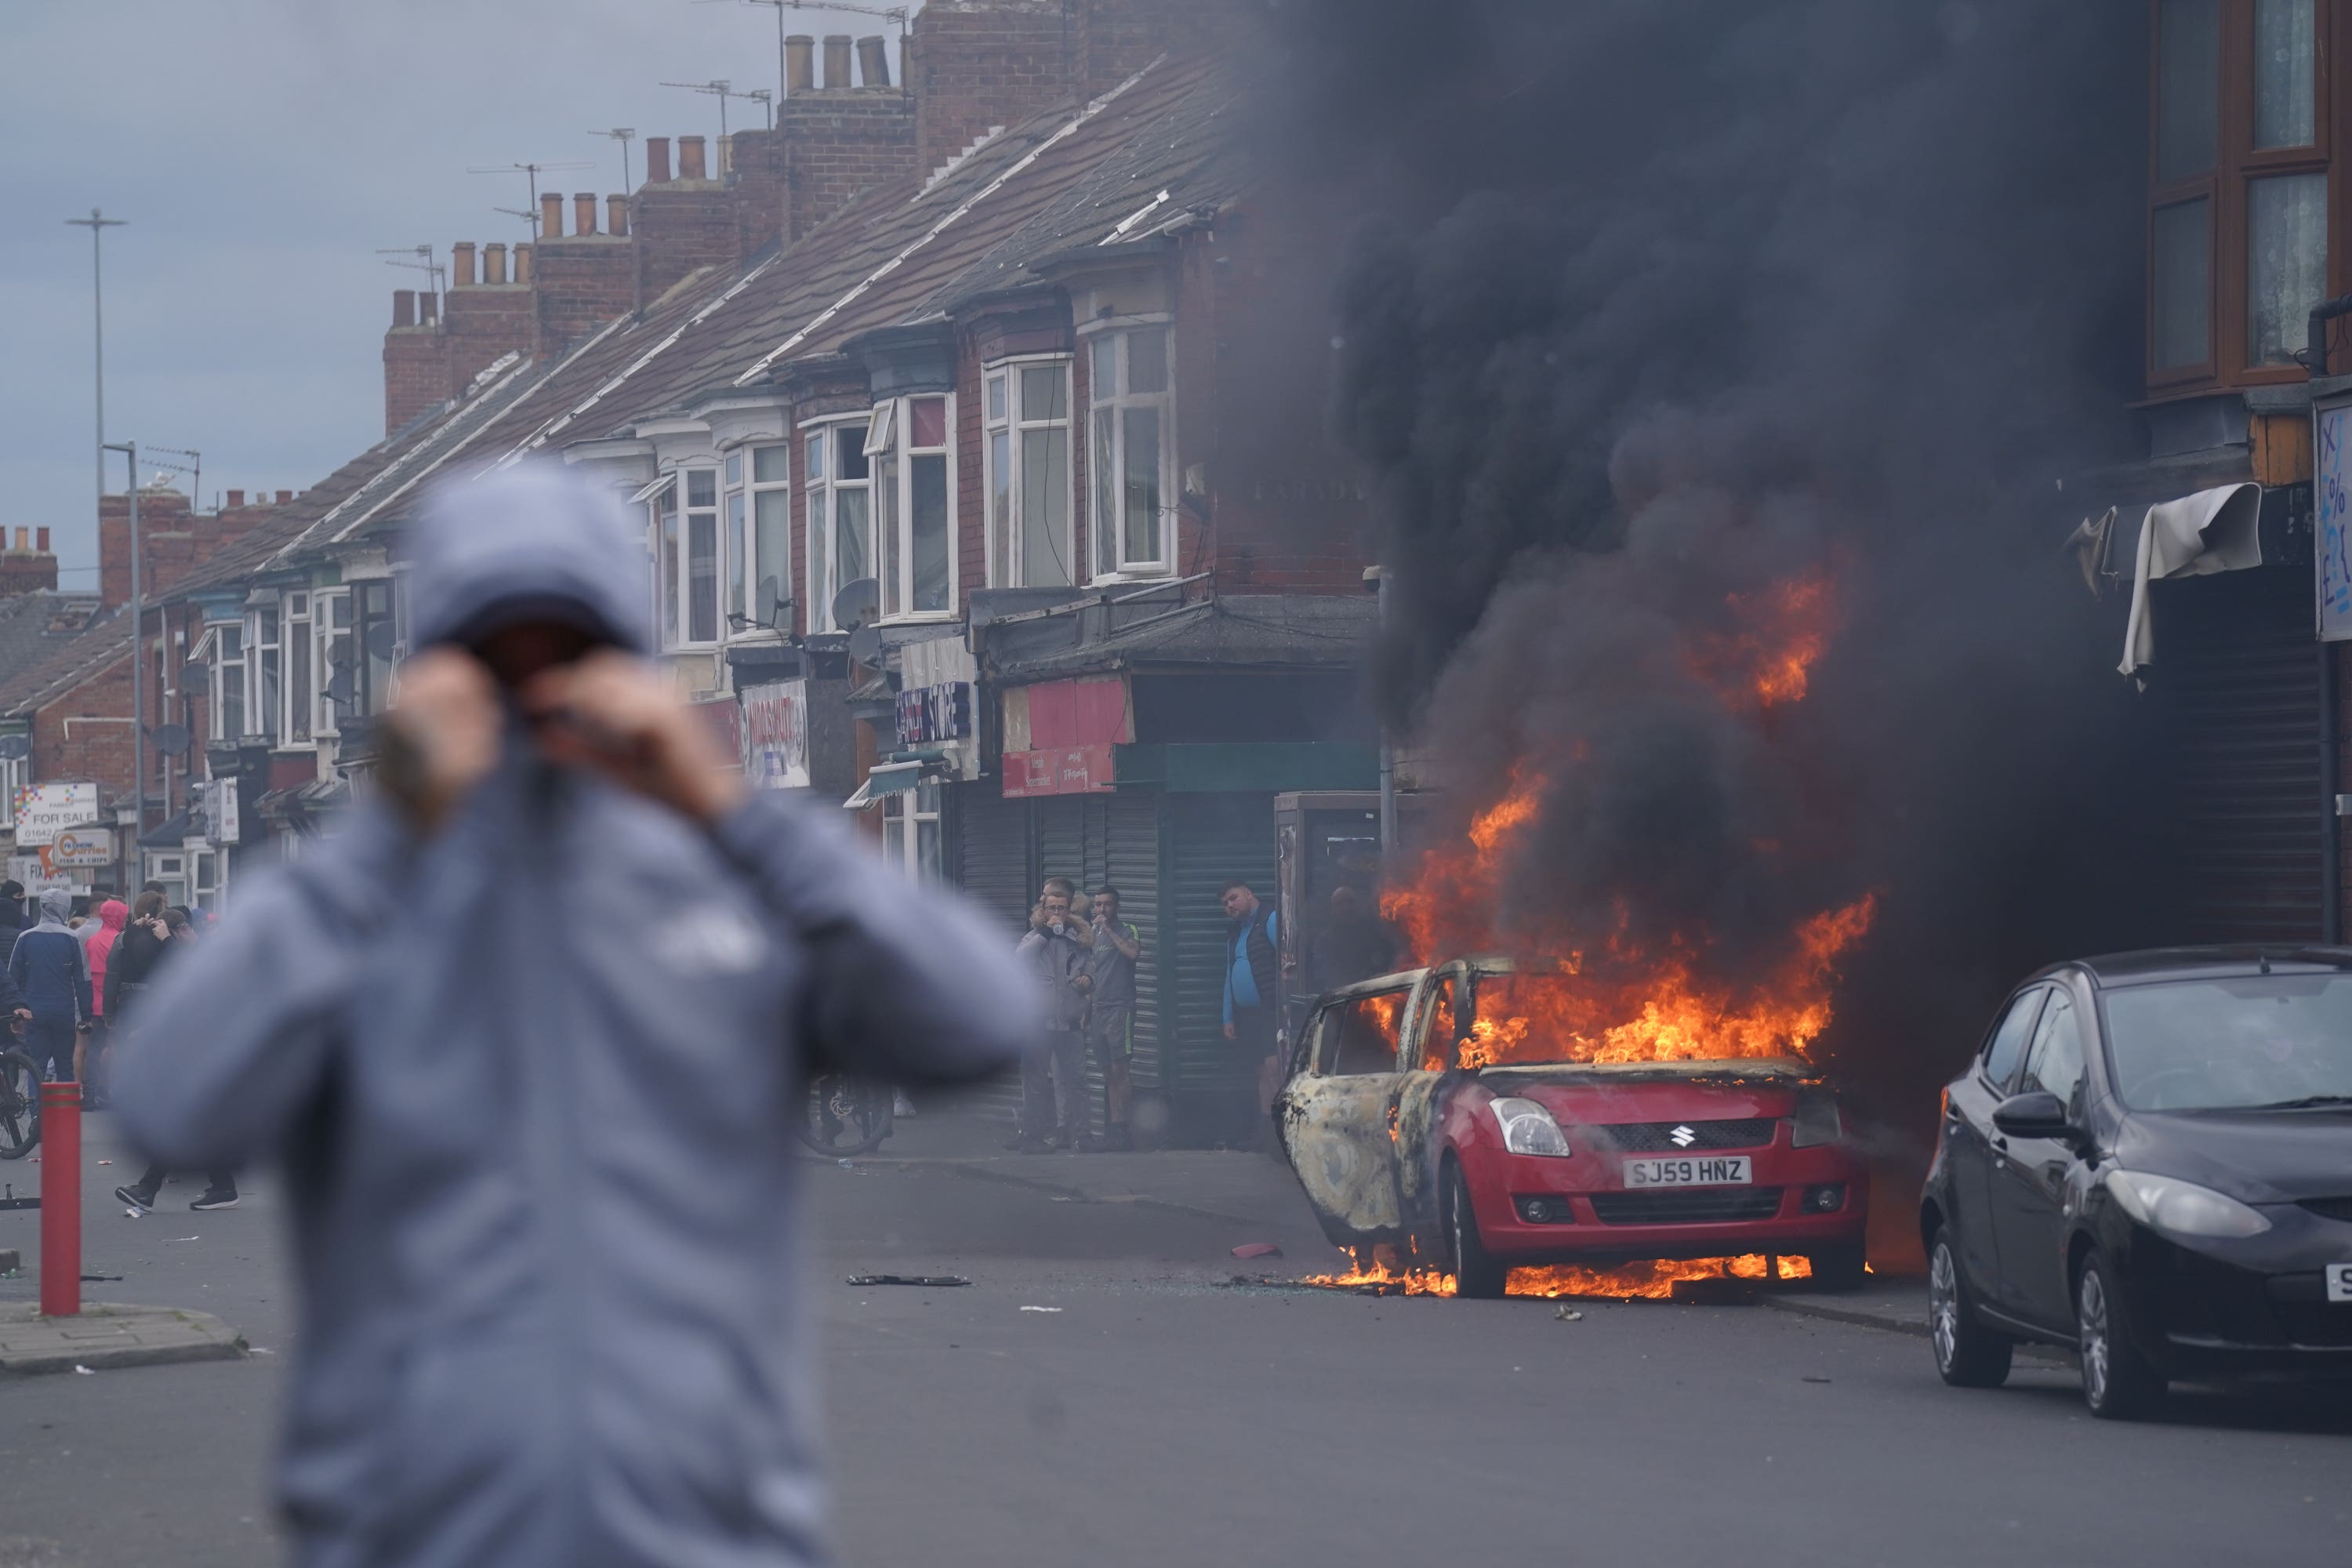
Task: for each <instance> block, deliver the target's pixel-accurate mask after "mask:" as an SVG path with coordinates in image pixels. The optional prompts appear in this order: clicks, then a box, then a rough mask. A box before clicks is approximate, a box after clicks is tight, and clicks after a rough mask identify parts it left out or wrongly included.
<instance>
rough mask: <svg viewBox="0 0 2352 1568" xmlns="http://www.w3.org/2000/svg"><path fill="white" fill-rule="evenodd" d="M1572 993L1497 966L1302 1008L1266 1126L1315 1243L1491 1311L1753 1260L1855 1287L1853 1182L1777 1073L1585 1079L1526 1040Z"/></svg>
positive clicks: (1801, 1069)
mask: <svg viewBox="0 0 2352 1568" xmlns="http://www.w3.org/2000/svg"><path fill="white" fill-rule="evenodd" d="M1562 984H1572V980H1569V981H1564V980H1563V978H1562V977H1561V976H1560V975H1559V974H1557V973H1547V972H1541V971H1537V970H1533V969H1529V970H1527V971H1525V972H1524V973H1523V972H1522V970H1521V967H1520V966H1518V965H1517V964H1514V963H1512V962H1510V961H1509V960H1507V959H1475V960H1465V961H1461V962H1456V963H1446V964H1442V965H1439V966H1436V967H1433V968H1429V969H1416V970H1412V971H1408V972H1405V973H1397V974H1390V975H1384V976H1381V978H1378V979H1374V980H1367V981H1364V982H1361V983H1360V984H1354V985H1350V986H1348V987H1346V988H1345V989H1343V990H1339V991H1336V992H1333V993H1332V994H1329V995H1327V996H1324V997H1322V998H1321V999H1320V1000H1319V1001H1318V1003H1317V1005H1316V1006H1315V1008H1314V1010H1313V1011H1312V1012H1311V1013H1310V1014H1309V1015H1308V1016H1307V1021H1306V1024H1305V1026H1303V1027H1302V1028H1301V1029H1300V1031H1299V1035H1298V1039H1297V1043H1296V1044H1295V1046H1294V1047H1293V1050H1292V1056H1291V1062H1290V1072H1289V1077H1288V1079H1287V1081H1286V1083H1285V1085H1284V1087H1283V1089H1282V1091H1281V1093H1280V1095H1279V1096H1278V1097H1277V1099H1276V1103H1275V1109H1274V1114H1275V1123H1276V1131H1277V1134H1278V1136H1279V1138H1280V1140H1281V1143H1282V1147H1283V1150H1284V1152H1285V1153H1286V1155H1287V1157H1288V1159H1289V1161H1290V1165H1291V1168H1292V1169H1293V1170H1294V1171H1295V1172H1296V1173H1297V1176H1298V1180H1299V1183H1300V1184H1301V1185H1302V1186H1303V1187H1304V1188H1305V1189H1306V1192H1307V1199H1308V1201H1309V1202H1310V1203H1311V1204H1312V1205H1314V1208H1315V1212H1316V1214H1317V1215H1318V1218H1319V1219H1320V1220H1321V1222H1322V1226H1323V1231H1324V1234H1325V1235H1326V1236H1328V1237H1329V1238H1330V1239H1331V1240H1332V1241H1333V1242H1334V1243H1336V1244H1338V1245H1339V1246H1340V1247H1347V1248H1349V1249H1351V1250H1354V1251H1356V1252H1357V1253H1358V1254H1359V1255H1360V1256H1362V1255H1364V1254H1366V1253H1368V1252H1369V1251H1370V1250H1371V1249H1374V1248H1377V1247H1380V1246H1381V1245H1383V1244H1386V1245H1389V1246H1392V1247H1395V1248H1396V1249H1397V1250H1398V1252H1399V1253H1400V1254H1401V1255H1402V1257H1403V1258H1405V1260H1406V1261H1407V1263H1408V1264H1409V1265H1420V1266H1425V1267H1432V1268H1440V1269H1443V1270H1444V1271H1446V1272H1449V1273H1451V1274H1453V1275H1454V1279H1455V1289H1456V1293H1457V1294H1460V1295H1464V1296H1485V1297H1493V1296H1499V1295H1501V1294H1503V1290H1504V1285H1505V1282H1506V1280H1507V1277H1508V1274H1509V1271H1510V1270H1511V1269H1512V1268H1517V1267H1522V1266H1527V1267H1538V1266H1547V1265H1607V1264H1615V1263H1623V1262H1630V1261H1634V1260H1639V1259H1662V1258H1721V1257H1727V1256H1738V1255H1745V1254H1753V1253H1765V1254H1780V1255H1781V1256H1784V1257H1802V1258H1807V1259H1809V1260H1810V1261H1811V1267H1812V1272H1813V1277H1814V1279H1815V1280H1816V1281H1817V1282H1818V1283H1819V1284H1820V1285H1822V1286H1825V1287H1828V1288H1832V1289H1853V1288H1855V1287H1857V1286H1859V1285H1860V1284H1861V1282H1862V1279H1863V1273H1864V1268H1863V1262H1864V1248H1863V1232H1864V1225H1865V1223H1866V1220H1867V1217H1868V1204H1869V1191H1868V1183H1869V1177H1868V1173H1867V1170H1866V1168H1865V1166H1864V1162H1863V1160H1862V1159H1861V1157H1860V1156H1859V1154H1858V1153H1857V1152H1856V1151H1855V1150H1854V1149H1853V1146H1852V1145H1851V1144H1850V1143H1849V1142H1848V1140H1847V1136H1846V1130H1845V1126H1844V1123H1843V1114H1842V1112H1841V1110H1840V1108H1839V1105H1838V1100H1837V1097H1836V1095H1835V1094H1834V1093H1833V1092H1832V1090H1831V1089H1829V1088H1828V1087H1827V1086H1826V1085H1824V1084H1822V1082H1820V1081H1819V1080H1818V1079H1817V1078H1816V1077H1815V1076H1814V1074H1813V1072H1812V1070H1811V1068H1808V1067H1806V1066H1805V1065H1803V1064H1802V1063H1801V1062H1799V1061H1796V1060H1794V1059H1778V1058H1741V1059H1737V1060H1675V1061H1627V1062H1596V1061H1591V1060H1577V1059H1574V1058H1576V1057H1577V1056H1579V1055H1584V1056H1590V1055H1591V1054H1592V1053H1591V1049H1590V1048H1589V1047H1583V1046H1580V1044H1579V1043H1578V1042H1577V1041H1576V1040H1575V1039H1573V1038H1572V1037H1569V1035H1568V1032H1567V1031H1566V1030H1564V1029H1558V1028H1552V1027H1548V1026H1547V1025H1546V1023H1545V1021H1544V1020H1545V1019H1546V1018H1547V1016H1549V1015H1550V1014H1551V1013H1553V1012H1555V1011H1556V1009H1554V1008H1552V1007H1549V1006H1547V1005H1546V1003H1547V995H1546V993H1547V991H1549V990H1551V989H1554V988H1557V987H1559V986H1561V985H1562Z"/></svg>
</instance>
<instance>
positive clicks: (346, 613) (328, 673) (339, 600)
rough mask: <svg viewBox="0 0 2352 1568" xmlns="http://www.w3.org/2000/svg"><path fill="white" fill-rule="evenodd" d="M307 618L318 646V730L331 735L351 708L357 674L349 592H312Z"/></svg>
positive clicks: (337, 729) (356, 684)
mask: <svg viewBox="0 0 2352 1568" xmlns="http://www.w3.org/2000/svg"><path fill="white" fill-rule="evenodd" d="M310 610H311V621H312V630H313V633H314V637H315V640H316V642H317V645H318V649H319V653H318V659H317V667H318V671H319V704H318V725H317V730H318V733H320V734H321V735H331V734H333V733H335V732H336V731H339V730H341V728H342V721H343V718H344V716H345V715H346V714H349V713H351V712H352V711H354V708H353V700H354V698H355V696H356V690H357V687H358V683H359V673H358V670H357V669H356V668H354V665H353V658H354V656H353V654H352V595H351V594H350V592H349V591H348V590H345V589H337V590H336V591H335V592H333V593H329V594H319V595H313V597H312V600H311V605H310Z"/></svg>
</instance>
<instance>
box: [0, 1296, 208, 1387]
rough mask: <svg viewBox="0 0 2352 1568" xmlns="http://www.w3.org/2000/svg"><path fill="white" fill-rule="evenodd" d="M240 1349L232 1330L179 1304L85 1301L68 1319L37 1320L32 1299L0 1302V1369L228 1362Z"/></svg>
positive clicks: (28, 1371)
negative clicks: (120, 1303) (147, 1304)
mask: <svg viewBox="0 0 2352 1568" xmlns="http://www.w3.org/2000/svg"><path fill="white" fill-rule="evenodd" d="M246 1350H247V1346H246V1342H245V1336H244V1335H242V1334H240V1333H238V1332H237V1331H236V1330H235V1329H232V1328H230V1327H229V1326H228V1325H227V1324H226V1323H224V1322H222V1321H220V1320H219V1319H218V1318H215V1317H214V1316H213V1315H212V1314H211V1313H210V1312H198V1311H193V1310H188V1309H186V1308H182V1307H133V1306H123V1305H118V1304H115V1303H110V1302H104V1301H92V1302H89V1303H86V1304H85V1305H84V1306H83V1308H82V1310H81V1311H80V1312H79V1313H78V1314H76V1315H75V1316H73V1317H69V1318H45V1317H42V1316H41V1314H40V1309H39V1307H38V1306H37V1304H35V1303H32V1302H11V1303H6V1304H0V1375H23V1376H31V1375H34V1374H37V1373H59V1372H72V1371H75V1370H77V1369H78V1368H81V1367H88V1368H89V1370H90V1371H92V1372H106V1371H111V1370H114V1369H117V1368H121V1367H133V1366H163V1365H168V1364H172V1363H180V1362H192V1361H235V1360H237V1359H239V1358H240V1357H242V1356H243V1355H244V1354H245V1353H246Z"/></svg>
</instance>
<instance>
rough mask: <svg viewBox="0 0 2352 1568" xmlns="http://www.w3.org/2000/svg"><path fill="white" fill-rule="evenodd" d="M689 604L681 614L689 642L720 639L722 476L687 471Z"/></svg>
mask: <svg viewBox="0 0 2352 1568" xmlns="http://www.w3.org/2000/svg"><path fill="white" fill-rule="evenodd" d="M681 576H682V579H683V586H684V587H685V589H686V602H685V603H684V604H683V605H680V606H679V611H678V613H679V615H680V616H681V617H682V618H683V619H684V621H685V624H686V636H685V637H684V638H683V639H682V640H684V641H685V642H688V643H714V642H717V641H718V640H719V475H718V473H717V471H716V470H715V469H711V468H688V469H687V470H686V570H685V572H684V573H683V574H681Z"/></svg>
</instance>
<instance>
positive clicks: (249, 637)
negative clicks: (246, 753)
mask: <svg viewBox="0 0 2352 1568" xmlns="http://www.w3.org/2000/svg"><path fill="white" fill-rule="evenodd" d="M245 628H246V629H245V649H246V652H245V675H246V694H245V721H246V729H245V732H246V733H247V734H248V735H251V736H255V737H257V738H258V739H260V740H264V741H269V742H276V741H277V739H278V702H279V700H280V693H279V689H278V676H279V672H280V668H281V667H280V662H279V653H280V647H279V644H278V606H277V605H275V604H269V605H259V606H257V607H256V608H254V609H251V610H248V611H247V612H246V617H245Z"/></svg>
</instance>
